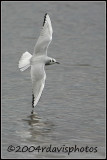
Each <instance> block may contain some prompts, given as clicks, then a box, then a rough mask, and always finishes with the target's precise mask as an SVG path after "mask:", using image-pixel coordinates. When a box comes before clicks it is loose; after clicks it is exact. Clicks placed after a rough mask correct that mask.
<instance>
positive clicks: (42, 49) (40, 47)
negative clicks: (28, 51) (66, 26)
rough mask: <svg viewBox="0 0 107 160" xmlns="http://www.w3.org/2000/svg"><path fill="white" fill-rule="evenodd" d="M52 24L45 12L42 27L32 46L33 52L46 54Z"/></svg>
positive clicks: (50, 37) (50, 38)
mask: <svg viewBox="0 0 107 160" xmlns="http://www.w3.org/2000/svg"><path fill="white" fill-rule="evenodd" d="M52 33H53V29H52V24H51V20H50V17H49V15H48V14H45V17H44V22H43V28H42V30H41V32H40V36H39V38H38V40H37V43H36V45H35V48H34V54H36V55H41V54H42V55H43V54H45V55H46V54H47V48H48V46H49V44H50V42H51V40H52Z"/></svg>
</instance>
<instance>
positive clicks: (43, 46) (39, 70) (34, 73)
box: [19, 13, 59, 108]
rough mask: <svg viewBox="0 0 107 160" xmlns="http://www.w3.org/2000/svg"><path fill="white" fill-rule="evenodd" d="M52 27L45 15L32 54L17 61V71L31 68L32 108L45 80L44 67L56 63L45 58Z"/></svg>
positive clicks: (52, 59)
mask: <svg viewBox="0 0 107 160" xmlns="http://www.w3.org/2000/svg"><path fill="white" fill-rule="evenodd" d="M52 33H53V30H52V25H51V20H50V17H49V15H48V14H47V13H46V14H45V16H44V21H43V27H42V30H41V32H40V36H39V38H38V40H37V43H36V45H35V48H34V53H33V55H31V54H30V53H29V52H27V51H26V52H25V53H23V54H22V56H21V58H20V60H19V69H20V70H21V71H24V70H26V69H27V68H28V67H30V66H31V80H32V88H33V91H32V107H33V108H34V107H35V106H36V105H37V103H38V101H39V99H40V97H41V94H42V91H43V88H44V85H45V79H46V73H45V69H44V67H45V65H51V64H55V63H58V64H59V62H57V61H56V60H55V59H54V58H51V57H48V56H47V49H48V46H49V44H50V42H51V41H52Z"/></svg>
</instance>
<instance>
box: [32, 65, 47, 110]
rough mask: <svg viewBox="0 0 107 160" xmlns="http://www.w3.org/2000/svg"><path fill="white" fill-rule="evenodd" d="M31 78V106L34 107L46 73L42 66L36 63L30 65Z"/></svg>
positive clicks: (40, 92) (42, 87)
mask: <svg viewBox="0 0 107 160" xmlns="http://www.w3.org/2000/svg"><path fill="white" fill-rule="evenodd" d="M31 79H32V87H33V93H32V107H35V106H36V105H37V103H38V101H39V99H40V97H41V94H42V91H43V89H44V85H45V79H46V74H45V70H44V66H43V65H41V64H36V65H33V66H31Z"/></svg>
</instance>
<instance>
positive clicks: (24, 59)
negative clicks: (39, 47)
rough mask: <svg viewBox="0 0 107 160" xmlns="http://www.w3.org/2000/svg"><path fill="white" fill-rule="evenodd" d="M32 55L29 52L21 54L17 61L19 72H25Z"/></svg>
mask: <svg viewBox="0 0 107 160" xmlns="http://www.w3.org/2000/svg"><path fill="white" fill-rule="evenodd" d="M31 57H32V55H31V54H30V53H29V52H27V51H26V52H25V53H23V54H22V56H21V58H20V60H19V69H20V70H21V71H24V70H26V69H27V68H28V67H30V59H31Z"/></svg>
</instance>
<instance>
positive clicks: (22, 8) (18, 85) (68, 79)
mask: <svg viewBox="0 0 107 160" xmlns="http://www.w3.org/2000/svg"><path fill="white" fill-rule="evenodd" d="M45 13H48V14H49V15H50V18H51V21H52V26H53V40H52V42H51V44H50V46H49V49H48V55H49V56H50V57H53V58H55V59H57V60H58V61H59V62H60V65H52V66H47V67H46V74H47V79H46V85H45V88H44V90H43V94H42V97H41V99H40V101H39V103H38V105H37V106H36V108H35V112H36V113H35V115H33V116H32V115H31V109H32V108H31V105H32V88H31V87H32V86H31V79H30V69H28V70H26V71H25V72H23V73H22V72H20V71H19V69H18V61H19V59H20V56H21V55H22V53H24V52H25V51H26V50H27V51H29V52H30V53H31V54H32V53H33V49H34V46H35V43H36V41H37V39H38V37H39V33H40V30H41V28H42V23H43V19H44V14H45ZM50 144H51V145H52V146H53V147H61V146H64V145H65V147H69V146H70V147H74V146H75V145H77V146H78V147H79V148H81V147H86V146H88V147H89V148H91V147H92V152H88V153H86V152H85V151H83V152H82V153H81V152H75V153H73V152H72V153H71V154H70V155H68V154H67V152H60V153H54V152H53V153H52V152H51V153H49V152H43V153H42V152H39V153H38V152H37V151H34V152H31V153H29V152H24V153H22V152H15V151H13V152H8V151H7V148H8V146H9V145H13V146H15V147H16V146H21V147H23V146H28V147H30V146H35V147H37V146H40V147H43V146H47V147H49V146H50ZM95 147H97V152H96V153H94V149H93V148H95ZM104 157H105V2H103V1H102V2H86V1H85V2H72V1H71V2H63V1H62V2H61V1H60V2H55V1H53V2H49V1H48V2H37V1H35V2H34V1H33V2H30V1H23V2H21V1H19V2H18V1H16V2H12V1H11V2H8V1H7V2H6V1H4V2H2V158H17V159H20V158H24V159H27V158H28V159H31V158H32V159H35V158H37V159H38V158H77V159H79V158H80V159H82V158H85V159H86V158H88V159H89V158H92V159H94V158H104Z"/></svg>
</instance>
